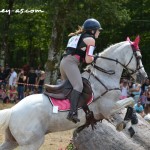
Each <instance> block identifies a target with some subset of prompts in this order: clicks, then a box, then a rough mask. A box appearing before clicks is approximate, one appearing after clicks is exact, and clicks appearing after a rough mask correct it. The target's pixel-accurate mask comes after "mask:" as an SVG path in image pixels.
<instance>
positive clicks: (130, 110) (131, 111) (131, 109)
mask: <svg viewBox="0 0 150 150" xmlns="http://www.w3.org/2000/svg"><path fill="white" fill-rule="evenodd" d="M132 113H133V108H132V107H128V108H127V112H126V115H125V117H124V120H125V121H129V120H131V119H132Z"/></svg>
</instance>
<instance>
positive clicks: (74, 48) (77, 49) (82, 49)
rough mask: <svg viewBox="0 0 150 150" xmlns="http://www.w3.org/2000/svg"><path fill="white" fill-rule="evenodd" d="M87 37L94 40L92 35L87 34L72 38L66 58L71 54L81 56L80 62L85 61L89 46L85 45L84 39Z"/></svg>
mask: <svg viewBox="0 0 150 150" xmlns="http://www.w3.org/2000/svg"><path fill="white" fill-rule="evenodd" d="M86 37H92V38H94V37H93V36H92V35H90V34H87V33H83V34H79V35H75V36H72V37H71V38H70V39H69V41H68V44H67V48H66V54H65V55H64V56H66V55H70V54H71V55H79V56H80V61H82V60H84V59H85V55H86V48H87V45H86V44H85V43H84V41H83V39H84V38H86Z"/></svg>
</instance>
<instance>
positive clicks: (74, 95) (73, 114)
mask: <svg viewBox="0 0 150 150" xmlns="http://www.w3.org/2000/svg"><path fill="white" fill-rule="evenodd" d="M80 94H81V93H80V92H78V91H76V90H73V91H72V92H71V97H70V102H71V107H70V112H69V114H68V116H67V119H68V120H70V121H72V122H74V123H77V122H80V120H79V119H78V112H77V105H78V100H79V97H80Z"/></svg>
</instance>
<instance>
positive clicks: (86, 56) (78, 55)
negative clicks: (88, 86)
mask: <svg viewBox="0 0 150 150" xmlns="http://www.w3.org/2000/svg"><path fill="white" fill-rule="evenodd" d="M100 30H102V28H101V25H100V23H99V22H98V21H97V20H96V19H93V18H91V19H87V20H86V21H85V22H84V23H83V26H82V27H79V29H78V31H76V32H75V33H70V34H69V36H72V37H71V38H70V39H69V41H68V44H67V48H66V54H65V55H64V57H63V59H62V60H61V63H60V73H61V77H62V79H63V80H67V79H68V80H69V81H70V83H71V85H72V86H73V91H72V93H71V97H70V102H71V108H70V112H69V114H68V116H67V119H68V120H70V121H73V122H74V123H77V122H79V121H80V120H79V119H78V113H77V104H78V100H79V97H80V94H81V93H82V90H83V82H82V77H81V73H80V70H79V68H78V66H79V64H80V62H86V63H87V64H89V63H91V62H93V61H94V56H93V52H94V49H95V39H96V38H98V36H99V34H100Z"/></svg>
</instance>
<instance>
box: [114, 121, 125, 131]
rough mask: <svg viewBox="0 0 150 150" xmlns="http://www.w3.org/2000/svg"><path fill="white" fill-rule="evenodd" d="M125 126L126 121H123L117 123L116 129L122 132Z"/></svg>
mask: <svg viewBox="0 0 150 150" xmlns="http://www.w3.org/2000/svg"><path fill="white" fill-rule="evenodd" d="M125 126H126V124H125V122H123V121H122V122H120V123H118V124H117V125H116V130H117V131H119V132H120V131H122V130H123V129H124V128H125Z"/></svg>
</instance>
